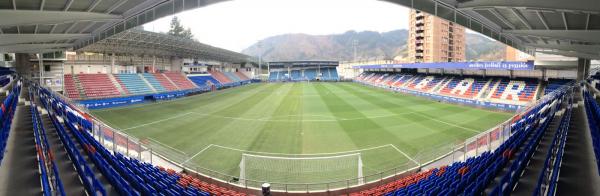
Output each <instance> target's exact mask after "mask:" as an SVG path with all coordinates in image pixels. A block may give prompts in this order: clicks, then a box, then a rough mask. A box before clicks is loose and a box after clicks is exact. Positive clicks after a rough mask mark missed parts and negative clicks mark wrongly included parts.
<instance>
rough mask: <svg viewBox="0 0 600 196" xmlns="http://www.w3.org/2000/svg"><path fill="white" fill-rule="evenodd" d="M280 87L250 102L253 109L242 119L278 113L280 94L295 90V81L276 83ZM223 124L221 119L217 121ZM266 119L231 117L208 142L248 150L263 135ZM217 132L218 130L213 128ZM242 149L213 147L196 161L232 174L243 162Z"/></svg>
mask: <svg viewBox="0 0 600 196" xmlns="http://www.w3.org/2000/svg"><path fill="white" fill-rule="evenodd" d="M274 85H276V86H277V88H276V89H272V90H264V91H262V92H261V93H262V94H263V95H268V96H266V97H261V100H260V101H259V102H257V103H253V104H252V103H248V104H250V106H251V108H249V109H248V110H246V111H245V112H244V113H242V114H239V117H242V118H246V117H247V118H256V114H262V115H274V112H275V110H276V108H277V107H278V106H279V105H280V104H282V103H283V98H284V97H283V96H280V95H279V94H280V93H287V92H289V91H291V89H292V85H291V84H274ZM215 123H219V122H215ZM265 123H267V122H266V121H252V120H230V121H228V122H227V123H226V124H227V125H226V126H223V127H221V128H220V129H219V130H216V131H215V132H216V133H215V134H213V135H212V136H211V137H210V138H208V139H207V140H206V141H205V142H204V144H205V145H210V144H215V145H222V146H226V147H233V148H237V149H240V150H248V149H250V147H249V146H251V145H252V143H253V141H255V140H256V139H257V138H258V137H259V136H258V135H259V133H260V131H259V130H260V129H261V127H264V126H265ZM213 131H214V130H213ZM204 148H205V147H199V148H198V149H197V151H200V150H202V149H204ZM241 155H242V152H240V151H235V150H230V149H224V148H219V147H215V146H213V147H211V148H209V149H207V150H206V151H205V152H203V153H202V154H198V156H196V157H194V159H193V160H192V161H193V162H195V163H197V164H199V165H202V166H203V167H207V168H209V169H211V170H215V171H220V172H223V173H227V174H229V175H238V174H239V163H240V161H241Z"/></svg>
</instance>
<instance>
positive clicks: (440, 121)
mask: <svg viewBox="0 0 600 196" xmlns="http://www.w3.org/2000/svg"><path fill="white" fill-rule="evenodd" d="M415 114H417V115H419V116H422V117H425V118H428V119H429V120H433V121H436V122H439V123H444V124H447V125H450V126H453V127H458V128H461V129H464V130H467V131H471V132H473V133H481V131H477V130H476V129H471V128H468V127H463V126H460V125H457V124H452V123H449V122H446V121H442V120H439V119H435V118H431V117H429V116H425V115H423V114H419V113H415Z"/></svg>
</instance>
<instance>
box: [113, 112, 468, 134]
mask: <svg viewBox="0 0 600 196" xmlns="http://www.w3.org/2000/svg"><path fill="white" fill-rule="evenodd" d="M413 113H415V112H406V113H399V114H389V115H379V116H367V117H361V118H337V117H334V116H325V115H307V117H310V116H313V117H316V116H321V117H330V118H333V119H303V120H302V122H337V121H349V120H362V119H377V118H389V117H394V116H402V115H407V114H413ZM190 114H194V115H199V116H208V117H216V118H224V119H231V120H241V121H261V122H295V121H297V120H287V119H273V118H280V117H286V116H277V117H270V118H242V117H231V116H221V115H214V114H204V113H199V112H187V113H183V114H179V115H176V116H172V117H169V118H164V119H160V120H157V121H154V122H150V123H144V124H140V125H136V126H133V127H129V128H125V129H121V131H127V130H130V129H137V128H140V127H145V126H148V125H152V124H156V123H160V122H164V121H168V120H171V119H175V118H179V117H181V116H186V115H190ZM290 116H294V115H287V117H290ZM297 116H300V115H297ZM461 128H462V127H461ZM477 133H479V132H477Z"/></svg>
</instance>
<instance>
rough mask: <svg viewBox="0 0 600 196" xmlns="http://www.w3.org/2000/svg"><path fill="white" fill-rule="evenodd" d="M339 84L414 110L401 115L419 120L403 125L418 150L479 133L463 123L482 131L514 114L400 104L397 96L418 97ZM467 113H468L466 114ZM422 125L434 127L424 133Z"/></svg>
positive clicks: (375, 99)
mask: <svg viewBox="0 0 600 196" xmlns="http://www.w3.org/2000/svg"><path fill="white" fill-rule="evenodd" d="M340 87H341V88H345V89H346V90H348V91H349V92H353V93H354V94H355V95H358V96H362V97H363V98H364V99H365V100H369V101H372V102H374V103H377V104H378V105H381V106H388V107H386V109H389V108H396V107H399V108H402V110H404V111H405V112H406V111H412V112H414V114H412V115H403V116H400V117H401V118H405V119H408V121H409V122H411V123H412V124H417V125H415V126H414V127H411V126H405V127H403V130H406V131H402V134H403V135H405V137H404V138H405V139H408V140H410V141H412V142H410V143H412V144H413V145H415V146H414V148H416V149H419V151H424V150H425V151H427V149H431V148H435V147H438V146H439V145H441V144H444V143H457V142H459V141H462V140H464V139H465V138H468V137H471V136H473V135H475V134H477V133H476V132H473V131H472V130H465V129H463V128H460V127H465V128H469V129H474V130H479V132H483V131H485V130H487V129H488V128H490V127H492V126H494V125H496V124H498V123H500V122H502V121H503V120H505V119H507V118H508V117H510V116H511V114H509V113H495V112H489V111H485V110H479V109H475V108H469V107H464V106H458V105H452V104H445V103H437V102H434V101H427V102H429V103H426V104H424V105H419V104H409V105H408V106H406V105H400V104H399V103H396V102H395V100H397V99H398V98H399V97H400V99H408V100H412V99H414V98H415V97H414V96H410V95H403V94H394V93H391V92H388V91H383V90H379V89H372V88H368V87H362V86H360V85H357V84H342V85H340ZM356 87H358V88H356ZM419 102H420V101H416V103H419ZM394 106H396V107H394ZM423 107H424V108H427V110H424V109H422V108H423ZM465 113H466V114H467V115H464V114H465ZM437 119H440V120H442V121H444V122H447V123H454V124H456V125H459V126H460V127H456V126H452V125H449V124H447V123H442V122H439V121H440V120H437ZM461 119H462V120H461ZM464 119H470V122H479V123H475V125H471V124H469V122H465V121H464ZM471 119H472V120H471ZM423 128H425V129H428V130H432V131H431V132H428V133H424V132H423ZM407 132H408V133H407ZM404 138H403V139H404ZM412 153H413V154H416V153H418V151H417V152H415V151H413V152H412Z"/></svg>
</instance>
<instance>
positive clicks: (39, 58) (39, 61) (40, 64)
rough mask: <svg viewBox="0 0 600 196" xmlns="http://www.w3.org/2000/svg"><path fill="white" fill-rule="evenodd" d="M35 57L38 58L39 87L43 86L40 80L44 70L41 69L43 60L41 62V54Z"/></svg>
mask: <svg viewBox="0 0 600 196" xmlns="http://www.w3.org/2000/svg"><path fill="white" fill-rule="evenodd" d="M37 56H38V64H39V65H38V68H39V72H40V73H39V75H40V76H39V77H40V81H39V84H40V86H44V83H43V79H42V76H43V74H42V71H43V70H44V69H43V67H44V60H42V57H43V54H42V53H38V54H37Z"/></svg>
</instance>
